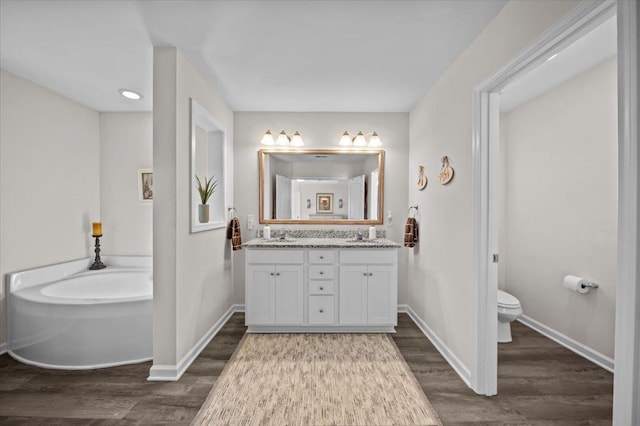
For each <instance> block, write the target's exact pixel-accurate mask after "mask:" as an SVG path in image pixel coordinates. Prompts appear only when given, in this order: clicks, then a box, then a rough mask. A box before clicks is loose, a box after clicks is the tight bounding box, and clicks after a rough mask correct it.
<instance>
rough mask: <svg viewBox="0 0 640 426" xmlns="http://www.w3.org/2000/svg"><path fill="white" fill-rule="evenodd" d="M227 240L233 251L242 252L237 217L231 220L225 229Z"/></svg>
mask: <svg viewBox="0 0 640 426" xmlns="http://www.w3.org/2000/svg"><path fill="white" fill-rule="evenodd" d="M227 238H228V239H230V240H231V246H232V247H233V250H242V235H240V220H239V219H238V218H237V217H234V218H233V219H231V222H229V227H228V228H227Z"/></svg>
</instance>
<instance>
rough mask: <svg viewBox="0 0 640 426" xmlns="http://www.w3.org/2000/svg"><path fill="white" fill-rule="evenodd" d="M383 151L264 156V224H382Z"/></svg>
mask: <svg viewBox="0 0 640 426" xmlns="http://www.w3.org/2000/svg"><path fill="white" fill-rule="evenodd" d="M383 167H384V151H381V150H371V151H356V152H345V151H339V150H300V151H295V152H287V151H285V152H283V151H278V150H261V151H260V222H261V223H327V222H330V223H371V224H374V223H382V207H383V206H382V196H383V195H382V194H383V192H382V182H383Z"/></svg>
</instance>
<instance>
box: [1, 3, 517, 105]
mask: <svg viewBox="0 0 640 426" xmlns="http://www.w3.org/2000/svg"><path fill="white" fill-rule="evenodd" d="M505 3H506V0H446V1H445V0H428V1H402V0H396V1H393V0H391V1H333V0H320V1H311V0H299V1H270V0H268V1H239V0H237V1H221V0H219V1H208V0H201V1H194V0H160V1H156V0H144V1H142V0H141V1H132V0H115V1H104V0H85V1H73V0H66V1H63V0H29V1H25V0H0V66H1V67H2V68H4V69H6V70H7V71H10V72H12V73H14V74H17V75H19V76H21V77H24V78H26V79H28V80H31V81H33V82H35V83H37V84H40V85H42V86H44V87H47V88H49V89H51V90H53V91H55V92H58V93H60V94H62V95H64V96H67V97H69V98H71V99H73V100H75V101H77V102H80V103H81V104H84V105H86V106H88V107H90V108H93V109H95V110H97V111H150V110H151V109H152V105H153V102H152V100H153V99H152V71H153V47H160V46H174V47H177V48H178V49H179V50H180V51H181V52H182V53H183V54H184V55H185V56H186V57H187V58H188V59H189V61H190V62H192V63H193V64H194V65H195V66H196V67H197V68H198V70H199V71H200V73H201V74H202V75H203V76H204V77H205V78H206V79H207V80H208V81H209V82H210V84H211V85H212V86H213V87H214V88H215V89H216V90H217V91H218V92H219V93H220V94H221V95H222V96H223V97H224V99H225V100H226V101H227V103H228V104H229V105H230V106H231V108H232V109H233V110H235V111H362V112H376V111H386V112H394V111H398V112H406V111H409V110H410V109H411V108H412V107H413V106H414V105H415V104H416V102H417V101H418V100H419V99H420V98H421V97H422V96H423V95H424V94H425V93H426V92H427V90H428V89H429V88H430V87H431V86H432V85H433V84H434V83H435V82H436V81H437V80H438V78H439V77H440V76H441V75H442V73H443V72H444V71H445V70H446V69H447V68H448V67H449V66H450V65H451V64H452V62H453V61H454V60H455V58H456V57H458V56H459V55H460V54H461V53H462V51H463V50H464V49H465V47H466V46H468V45H469V44H470V43H471V42H472V41H473V40H474V39H475V37H476V36H477V35H478V34H479V33H480V32H481V31H482V29H483V28H484V27H485V26H486V25H487V24H488V23H489V22H490V21H491V20H492V19H493V18H494V17H495V15H496V14H497V13H498V12H499V10H500V9H501V8H502V7H503V6H504V4H505ZM122 88H127V89H132V90H135V91H137V92H140V93H142V95H143V96H144V97H143V99H142V100H141V101H130V100H127V99H125V98H123V97H122V96H121V95H120V94H119V93H118V89H122Z"/></svg>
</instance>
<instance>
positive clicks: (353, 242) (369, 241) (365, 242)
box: [346, 239, 378, 244]
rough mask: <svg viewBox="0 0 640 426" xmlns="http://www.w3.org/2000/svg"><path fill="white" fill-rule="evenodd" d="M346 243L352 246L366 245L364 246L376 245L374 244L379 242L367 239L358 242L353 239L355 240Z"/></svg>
mask: <svg viewBox="0 0 640 426" xmlns="http://www.w3.org/2000/svg"><path fill="white" fill-rule="evenodd" d="M346 242H347V243H352V244H356V243H357V244H362V243H364V244H374V243H377V242H378V240H377V239H376V240H366V239H362V240H356V239H353V240H347V241H346Z"/></svg>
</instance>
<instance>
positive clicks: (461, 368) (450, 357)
mask: <svg viewBox="0 0 640 426" xmlns="http://www.w3.org/2000/svg"><path fill="white" fill-rule="evenodd" d="M398 312H406V313H407V314H409V317H410V318H411V319H412V320H413V322H414V323H415V324H416V325H417V326H418V328H419V329H420V331H422V334H424V335H425V336H426V337H427V339H429V341H430V342H431V343H432V344H433V346H435V347H436V349H437V350H438V352H440V355H442V356H443V357H444V359H445V360H446V361H447V362H448V363H449V365H450V366H451V368H453V370H454V371H455V372H456V373H458V376H460V378H461V379H462V381H463V382H464V383H465V384H466V385H467V386H469V387H471V373H470V372H469V369H468V368H467V366H466V365H464V363H463V362H462V361H460V360H459V359H458V357H457V356H455V354H454V353H453V352H452V351H451V349H449V347H448V346H447V345H445V344H444V342H443V341H442V340H440V338H439V337H438V336H437V335H436V334H435V333H434V332H433V330H431V328H430V327H429V326H428V325H427V323H426V322H424V320H423V319H422V318H420V317H419V316H418V315H417V314H416V313H415V311H414V310H413V309H412V308H411V306H408V305H398Z"/></svg>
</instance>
